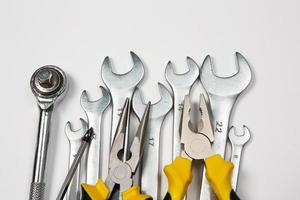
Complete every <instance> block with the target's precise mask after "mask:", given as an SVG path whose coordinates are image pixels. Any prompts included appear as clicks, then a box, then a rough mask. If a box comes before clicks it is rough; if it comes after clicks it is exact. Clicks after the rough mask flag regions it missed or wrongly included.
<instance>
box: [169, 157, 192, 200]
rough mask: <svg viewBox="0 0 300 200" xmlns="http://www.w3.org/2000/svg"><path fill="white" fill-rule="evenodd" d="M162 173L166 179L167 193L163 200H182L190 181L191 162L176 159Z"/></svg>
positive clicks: (180, 158) (184, 159) (181, 158)
mask: <svg viewBox="0 0 300 200" xmlns="http://www.w3.org/2000/svg"><path fill="white" fill-rule="evenodd" d="M164 172H165V174H166V176H167V178H168V192H167V194H166V196H165V197H164V200H182V199H183V198H184V196H185V194H186V191H187V189H188V186H189V184H190V183H191V181H192V161H191V160H189V159H187V158H183V157H177V158H176V159H175V160H174V161H173V162H172V163H171V164H170V165H167V166H165V168H164Z"/></svg>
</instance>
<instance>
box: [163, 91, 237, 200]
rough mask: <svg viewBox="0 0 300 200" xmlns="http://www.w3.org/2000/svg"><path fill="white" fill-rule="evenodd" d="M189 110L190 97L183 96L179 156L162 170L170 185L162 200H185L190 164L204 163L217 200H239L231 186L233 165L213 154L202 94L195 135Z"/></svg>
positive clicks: (189, 180)
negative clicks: (198, 121)
mask: <svg viewBox="0 0 300 200" xmlns="http://www.w3.org/2000/svg"><path fill="white" fill-rule="evenodd" d="M190 109H191V108H190V99H189V96H185V99H184V107H183V110H182V117H181V126H180V129H181V130H180V131H181V144H182V150H181V156H179V157H177V158H176V159H175V160H174V161H173V162H172V163H171V164H170V165H167V166H165V168H164V172H165V174H166V176H167V178H168V184H169V187H168V193H167V194H166V196H165V198H164V200H182V199H183V198H184V196H185V194H186V191H187V188H188V186H189V184H190V183H191V181H192V161H193V160H204V164H205V168H206V177H207V179H208V181H209V183H210V185H211V187H212V189H213V191H214V192H215V194H216V196H217V198H218V200H239V198H238V196H237V195H236V193H235V192H234V191H233V189H232V186H231V173H232V169H233V164H232V163H231V162H229V161H225V160H224V159H223V158H222V157H221V156H220V155H218V154H214V153H213V151H212V148H211V143H212V142H213V141H214V136H213V128H212V125H211V120H210V115H209V111H208V108H207V104H206V102H205V98H204V95H203V94H201V96H200V111H201V116H202V117H201V121H200V123H199V125H198V128H197V131H193V130H191V122H190V115H189V112H190Z"/></svg>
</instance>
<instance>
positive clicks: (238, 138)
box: [228, 125, 251, 190]
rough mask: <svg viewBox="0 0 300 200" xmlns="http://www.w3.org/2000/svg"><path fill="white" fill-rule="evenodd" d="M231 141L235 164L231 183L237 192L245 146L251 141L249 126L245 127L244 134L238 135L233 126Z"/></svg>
mask: <svg viewBox="0 0 300 200" xmlns="http://www.w3.org/2000/svg"><path fill="white" fill-rule="evenodd" d="M228 136H229V140H230V143H231V162H232V163H233V164H234V169H233V171H232V177H231V183H232V188H233V189H234V190H236V188H237V183H238V177H239V169H240V163H241V156H242V151H243V148H244V145H245V144H246V143H247V142H248V141H249V140H250V137H251V135H250V131H249V129H248V127H247V126H245V125H244V126H243V134H238V133H237V132H236V129H235V127H234V126H232V127H231V128H230V130H229V134H228Z"/></svg>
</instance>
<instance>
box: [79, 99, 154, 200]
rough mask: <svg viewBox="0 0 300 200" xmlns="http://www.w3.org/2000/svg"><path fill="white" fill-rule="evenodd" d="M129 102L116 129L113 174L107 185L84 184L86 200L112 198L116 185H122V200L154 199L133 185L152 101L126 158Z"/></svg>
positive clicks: (111, 162) (127, 101) (110, 171)
mask: <svg viewBox="0 0 300 200" xmlns="http://www.w3.org/2000/svg"><path fill="white" fill-rule="evenodd" d="M129 106H130V105H129V99H126V102H125V104H124V107H123V110H122V114H121V116H120V120H119V124H118V127H117V130H116V136H115V138H114V141H113V144H112V147H111V152H110V155H109V173H108V176H107V178H106V180H105V182H103V181H102V180H101V179H99V180H98V182H97V183H96V185H88V184H85V183H84V184H82V185H81V186H82V200H106V199H109V198H110V197H111V196H112V193H113V191H114V188H115V186H116V185H119V186H120V196H119V199H122V200H152V198H151V197H150V196H148V195H144V194H141V193H140V188H139V186H137V185H134V186H133V179H132V176H133V175H134V174H135V172H136V169H137V167H138V165H139V162H140V160H141V157H142V154H143V150H144V140H145V139H144V137H145V132H146V128H147V122H148V118H149V111H150V102H149V103H148V105H147V107H146V108H145V112H144V115H143V118H142V119H141V122H140V125H139V127H138V130H137V133H136V135H135V137H134V139H133V141H132V144H131V147H130V157H129V159H127V158H126V156H123V155H122V152H124V148H125V147H124V145H125V138H126V126H127V118H128V116H129Z"/></svg>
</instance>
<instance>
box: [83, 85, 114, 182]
mask: <svg viewBox="0 0 300 200" xmlns="http://www.w3.org/2000/svg"><path fill="white" fill-rule="evenodd" d="M100 90H101V92H102V97H101V98H100V99H98V100H96V101H90V100H89V98H88V96H87V92H86V91H85V90H84V91H83V92H82V94H81V97H80V103H81V107H82V108H83V110H84V112H85V114H86V116H87V119H88V123H89V127H90V128H91V127H92V128H93V129H94V132H95V135H94V138H93V140H92V142H91V144H90V146H89V150H88V153H87V167H86V181H87V183H89V184H96V182H97V180H98V179H99V178H101V167H103V166H102V165H101V162H100V157H101V158H102V155H103V154H102V155H101V148H100V145H101V137H102V136H101V130H100V127H101V119H102V113H103V112H104V110H105V109H106V108H107V107H108V106H109V104H110V95H109V93H108V91H107V90H106V89H105V88H104V87H102V86H100Z"/></svg>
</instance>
